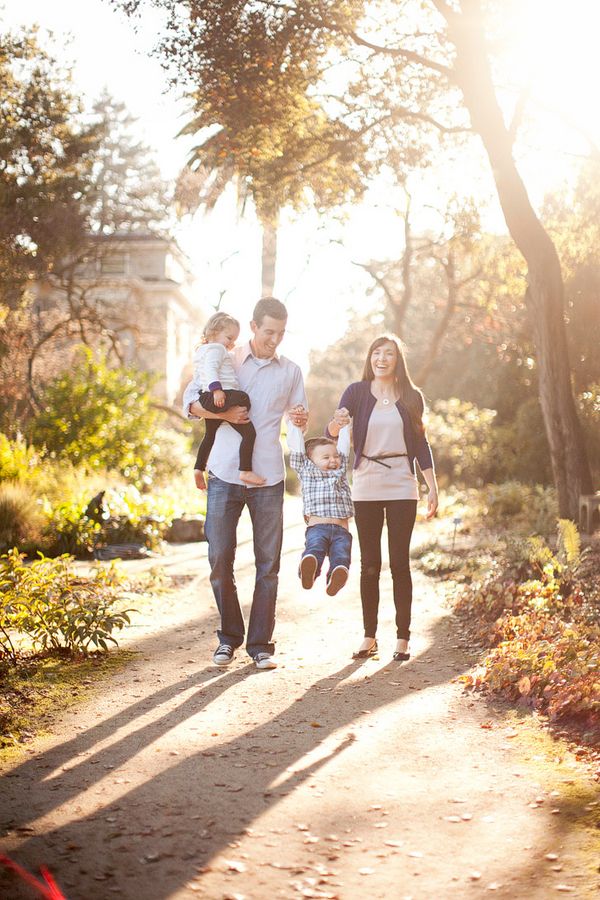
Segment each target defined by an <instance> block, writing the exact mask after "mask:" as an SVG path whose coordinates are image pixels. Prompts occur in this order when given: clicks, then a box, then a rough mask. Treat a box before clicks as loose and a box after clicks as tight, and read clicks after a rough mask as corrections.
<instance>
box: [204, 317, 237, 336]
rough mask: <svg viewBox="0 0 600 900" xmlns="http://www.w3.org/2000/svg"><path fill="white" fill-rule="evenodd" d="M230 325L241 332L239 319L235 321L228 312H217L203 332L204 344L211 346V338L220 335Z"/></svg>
mask: <svg viewBox="0 0 600 900" xmlns="http://www.w3.org/2000/svg"><path fill="white" fill-rule="evenodd" d="M229 325H234V326H235V327H236V328H237V330H238V331H239V330H240V323H239V322H238V320H237V319H234V318H233V316H230V315H229V313H226V312H217V313H214V315H212V316H211V317H210V319H209V320H208V322H207V323H206V325H205V326H204V330H203V331H202V340H201V343H202V344H209V343H210V341H211V338H213V337H214V336H215V335H216V334H219V333H220V332H221V331H223V330H224V329H225V328H228V327H229Z"/></svg>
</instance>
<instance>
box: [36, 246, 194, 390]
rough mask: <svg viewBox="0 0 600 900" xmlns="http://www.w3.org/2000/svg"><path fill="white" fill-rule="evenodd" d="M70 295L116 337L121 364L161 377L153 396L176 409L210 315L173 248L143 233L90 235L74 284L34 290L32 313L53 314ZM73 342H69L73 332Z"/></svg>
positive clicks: (54, 283) (55, 283) (186, 263)
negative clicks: (87, 251)
mask: <svg viewBox="0 0 600 900" xmlns="http://www.w3.org/2000/svg"><path fill="white" fill-rule="evenodd" d="M68 291H70V292H71V294H72V295H73V296H74V298H75V302H76V303H78V304H79V307H78V308H79V309H89V310H92V311H93V310H96V311H97V313H98V319H99V320H101V321H102V322H103V323H104V324H105V325H106V326H107V329H106V331H108V330H110V331H111V332H114V333H115V334H117V335H118V340H119V346H120V349H121V352H122V354H123V357H124V362H125V363H127V364H133V365H136V366H138V367H139V368H141V369H144V370H146V371H150V372H154V373H156V374H158V375H159V379H160V380H159V382H158V383H157V386H156V388H155V389H154V393H155V395H157V396H158V397H159V399H161V400H162V401H163V402H165V403H167V404H169V405H177V403H178V400H179V398H180V396H181V392H182V388H183V387H184V386H185V384H186V383H187V381H188V380H189V377H190V374H191V371H192V366H191V362H192V356H193V350H194V346H195V345H196V344H197V343H198V341H199V339H200V334H201V331H202V325H203V323H204V322H205V321H206V319H207V317H208V314H209V313H208V312H207V311H206V309H205V308H203V306H204V305H203V303H202V301H201V298H200V295H199V291H198V286H197V283H196V282H195V280H194V276H193V274H192V272H191V269H190V264H189V260H188V259H187V257H186V256H185V254H184V253H183V252H182V251H181V250H180V248H179V247H178V246H177V244H176V243H175V242H174V241H172V240H169V239H168V238H160V237H157V236H155V235H152V234H148V233H140V234H136V233H131V234H127V233H123V234H116V235H110V236H94V237H92V238H91V239H90V252H89V254H88V255H86V257H85V259H84V260H83V261H82V262H81V263H80V264H79V265H78V266H77V267H76V268H75V270H74V278H73V279H72V281H71V282H69V283H67V282H66V280H65V279H64V278H62V279H61V280H60V282H59V281H58V280H57V279H54V280H53V281H52V282H50V283H48V284H46V285H43V286H39V288H38V290H37V291H36V294H37V298H36V302H35V304H34V309H35V310H36V311H37V313H38V315H42V316H43V315H52V314H53V313H54V314H56V311H57V310H58V309H59V308H60V306H61V304H63V303H64V302H65V300H66V297H67V292H68ZM93 331H94V329H93V327H92V328H91V329H90V333H93ZM71 337H72V340H68V341H67V343H70V344H73V343H74V342H76V341H77V334H76V333H74V332H73V329H71ZM55 348H56V345H55Z"/></svg>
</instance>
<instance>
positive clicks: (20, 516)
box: [0, 482, 42, 551]
mask: <svg viewBox="0 0 600 900" xmlns="http://www.w3.org/2000/svg"><path fill="white" fill-rule="evenodd" d="M41 525H42V514H41V510H40V506H39V504H38V503H37V502H36V500H35V498H34V497H33V496H32V495H31V492H30V491H29V490H28V489H27V488H26V487H24V486H23V485H20V484H14V483H12V482H4V483H3V484H0V551H4V550H8V548H9V547H14V546H18V547H23V548H27V547H31V546H35V544H36V543H37V542H38V541H39V539H40V535H41Z"/></svg>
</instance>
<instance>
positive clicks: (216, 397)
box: [213, 390, 225, 409]
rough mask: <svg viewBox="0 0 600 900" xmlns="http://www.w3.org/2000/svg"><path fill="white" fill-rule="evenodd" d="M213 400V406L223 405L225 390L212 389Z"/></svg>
mask: <svg viewBox="0 0 600 900" xmlns="http://www.w3.org/2000/svg"><path fill="white" fill-rule="evenodd" d="M213 402H214V404H215V406H218V407H219V409H220V408H221V407H222V406H225V391H220V390H216V391H213Z"/></svg>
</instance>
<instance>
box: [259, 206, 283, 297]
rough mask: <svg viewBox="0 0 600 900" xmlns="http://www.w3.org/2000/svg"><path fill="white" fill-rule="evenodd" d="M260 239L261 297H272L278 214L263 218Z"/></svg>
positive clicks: (275, 263) (273, 291)
mask: <svg viewBox="0 0 600 900" xmlns="http://www.w3.org/2000/svg"><path fill="white" fill-rule="evenodd" d="M262 227H263V240H262V290H261V297H272V296H273V294H274V293H275V267H276V265H277V229H278V227H279V215H278V214H276V215H275V216H274V217H273V218H272V219H269V220H264V221H263V222H262Z"/></svg>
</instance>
